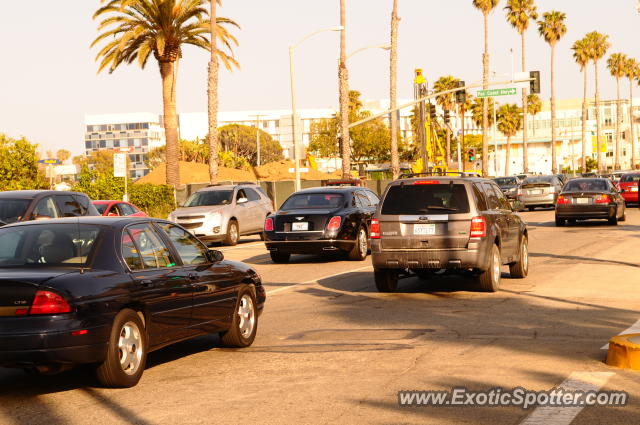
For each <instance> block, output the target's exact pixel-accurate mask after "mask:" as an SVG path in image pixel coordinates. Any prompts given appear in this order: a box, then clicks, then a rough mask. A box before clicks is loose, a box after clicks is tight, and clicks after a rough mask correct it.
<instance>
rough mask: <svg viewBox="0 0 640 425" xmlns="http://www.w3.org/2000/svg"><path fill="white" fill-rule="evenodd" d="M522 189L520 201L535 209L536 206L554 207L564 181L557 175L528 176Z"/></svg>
mask: <svg viewBox="0 0 640 425" xmlns="http://www.w3.org/2000/svg"><path fill="white" fill-rule="evenodd" d="M521 189H522V193H521V195H520V197H519V199H520V202H522V204H523V205H524V206H525V207H526V208H528V209H529V211H533V210H534V209H535V208H536V207H553V206H554V205H555V203H556V199H557V198H558V195H559V194H560V192H561V191H562V182H561V181H560V179H559V178H558V176H556V175H549V176H533V177H527V178H526V179H524V181H523V182H522V185H521Z"/></svg>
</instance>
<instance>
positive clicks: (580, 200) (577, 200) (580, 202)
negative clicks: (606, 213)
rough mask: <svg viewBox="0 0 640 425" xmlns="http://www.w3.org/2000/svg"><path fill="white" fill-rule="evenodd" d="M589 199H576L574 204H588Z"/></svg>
mask: <svg viewBox="0 0 640 425" xmlns="http://www.w3.org/2000/svg"><path fill="white" fill-rule="evenodd" d="M588 203H589V198H576V204H588Z"/></svg>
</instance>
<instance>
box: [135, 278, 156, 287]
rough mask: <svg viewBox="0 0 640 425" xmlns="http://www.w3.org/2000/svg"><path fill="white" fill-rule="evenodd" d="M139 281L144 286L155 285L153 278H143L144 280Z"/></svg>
mask: <svg viewBox="0 0 640 425" xmlns="http://www.w3.org/2000/svg"><path fill="white" fill-rule="evenodd" d="M138 282H140V285H142V286H151V285H153V280H151V279H142V280H139V281H138Z"/></svg>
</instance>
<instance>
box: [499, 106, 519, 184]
mask: <svg viewBox="0 0 640 425" xmlns="http://www.w3.org/2000/svg"><path fill="white" fill-rule="evenodd" d="M496 118H497V120H498V125H497V127H498V131H500V133H502V134H504V136H505V137H506V138H507V150H506V160H505V165H504V175H505V176H508V175H509V162H510V160H511V138H512V137H513V136H515V135H516V133H517V132H518V131H520V129H521V128H522V121H523V120H522V109H521V108H520V107H518V105H516V104H509V103H508V104H505V105H502V106H500V108H498V111H497V117H496ZM496 172H497V171H496Z"/></svg>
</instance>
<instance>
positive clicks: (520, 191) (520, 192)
mask: <svg viewBox="0 0 640 425" xmlns="http://www.w3.org/2000/svg"><path fill="white" fill-rule="evenodd" d="M516 196H517V197H518V198H520V197H522V188H521V187H519V188H518V193H517V194H516Z"/></svg>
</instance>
